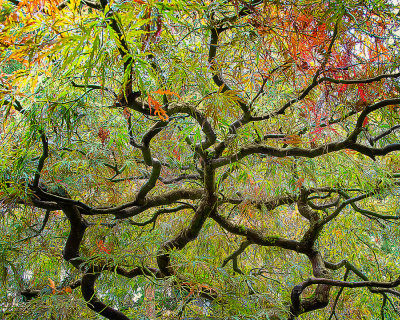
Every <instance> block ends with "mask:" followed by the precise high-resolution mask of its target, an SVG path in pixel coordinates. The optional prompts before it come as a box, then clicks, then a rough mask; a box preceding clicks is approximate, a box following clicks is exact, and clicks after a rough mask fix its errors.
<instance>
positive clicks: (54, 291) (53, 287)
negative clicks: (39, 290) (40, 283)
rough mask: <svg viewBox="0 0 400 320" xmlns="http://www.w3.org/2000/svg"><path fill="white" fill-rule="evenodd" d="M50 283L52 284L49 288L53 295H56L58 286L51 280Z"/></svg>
mask: <svg viewBox="0 0 400 320" xmlns="http://www.w3.org/2000/svg"><path fill="white" fill-rule="evenodd" d="M49 283H50V284H49V287H50V288H51V289H52V292H53V293H56V291H57V289H56V284H55V282H54V281H53V280H51V279H50V278H49Z"/></svg>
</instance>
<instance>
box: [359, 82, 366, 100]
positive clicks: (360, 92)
mask: <svg viewBox="0 0 400 320" xmlns="http://www.w3.org/2000/svg"><path fill="white" fill-rule="evenodd" d="M358 94H359V95H360V98H361V100H362V101H364V102H367V99H366V98H365V92H364V89H363V85H362V84H361V83H360V84H359V85H358Z"/></svg>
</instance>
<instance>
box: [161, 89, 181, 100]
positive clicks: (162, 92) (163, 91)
mask: <svg viewBox="0 0 400 320" xmlns="http://www.w3.org/2000/svg"><path fill="white" fill-rule="evenodd" d="M154 93H158V94H170V95H174V96H176V97H178V98H179V99H182V98H181V97H180V96H179V94H177V93H176V92H173V91H171V90H161V89H158V90H157V91H154Z"/></svg>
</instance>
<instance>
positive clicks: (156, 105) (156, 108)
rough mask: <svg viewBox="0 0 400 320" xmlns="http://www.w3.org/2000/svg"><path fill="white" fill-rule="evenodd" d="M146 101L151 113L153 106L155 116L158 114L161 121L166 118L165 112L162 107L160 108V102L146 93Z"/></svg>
mask: <svg viewBox="0 0 400 320" xmlns="http://www.w3.org/2000/svg"><path fill="white" fill-rule="evenodd" d="M147 101H148V103H149V108H150V113H151V107H154V115H155V116H158V117H159V118H160V119H161V120H162V121H167V120H168V115H167V113H166V112H165V110H164V109H162V108H161V104H160V103H159V102H158V101H157V100H155V99H153V97H152V96H151V95H148V96H147Z"/></svg>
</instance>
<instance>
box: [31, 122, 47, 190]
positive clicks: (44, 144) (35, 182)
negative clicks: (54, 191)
mask: <svg viewBox="0 0 400 320" xmlns="http://www.w3.org/2000/svg"><path fill="white" fill-rule="evenodd" d="M39 133H40V140H41V141H42V147H43V152H42V155H41V156H40V158H39V163H38V166H37V169H36V172H35V177H34V179H33V183H32V185H33V187H34V188H37V187H38V186H39V180H40V175H41V172H42V170H43V167H44V162H45V161H46V159H47V157H48V156H49V143H48V141H47V137H46V134H45V133H44V131H43V130H41V129H40V130H39Z"/></svg>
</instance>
